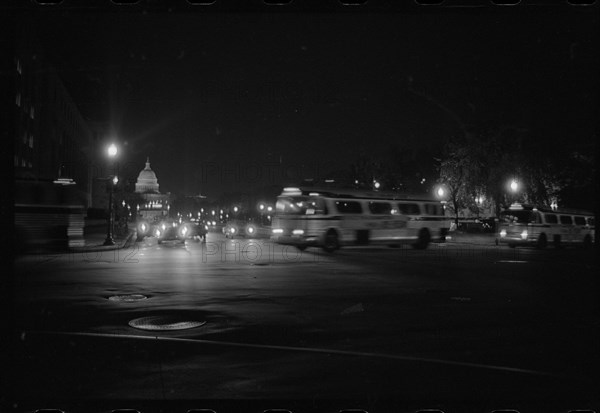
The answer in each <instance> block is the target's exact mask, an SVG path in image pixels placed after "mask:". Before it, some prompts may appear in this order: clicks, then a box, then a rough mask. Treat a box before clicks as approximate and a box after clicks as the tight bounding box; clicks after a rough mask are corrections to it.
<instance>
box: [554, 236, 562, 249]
mask: <svg viewBox="0 0 600 413" xmlns="http://www.w3.org/2000/svg"><path fill="white" fill-rule="evenodd" d="M554 248H556V249H560V248H561V245H560V235H555V236H554Z"/></svg>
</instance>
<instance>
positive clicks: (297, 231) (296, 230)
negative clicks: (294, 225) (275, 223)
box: [292, 229, 304, 235]
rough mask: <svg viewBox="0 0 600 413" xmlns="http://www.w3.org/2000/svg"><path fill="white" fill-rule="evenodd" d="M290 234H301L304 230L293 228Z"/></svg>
mask: <svg viewBox="0 0 600 413" xmlns="http://www.w3.org/2000/svg"><path fill="white" fill-rule="evenodd" d="M292 234H294V235H302V234H304V230H303V229H295V230H293V231H292Z"/></svg>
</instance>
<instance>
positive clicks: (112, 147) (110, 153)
mask: <svg viewBox="0 0 600 413" xmlns="http://www.w3.org/2000/svg"><path fill="white" fill-rule="evenodd" d="M107 152H108V156H109V158H114V157H115V156H117V152H118V149H117V145H115V144H114V143H111V144H110V145H109V147H108V150H107Z"/></svg>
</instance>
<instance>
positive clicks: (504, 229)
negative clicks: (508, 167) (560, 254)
mask: <svg viewBox="0 0 600 413" xmlns="http://www.w3.org/2000/svg"><path fill="white" fill-rule="evenodd" d="M594 224H595V223H594V214H593V213H591V212H586V211H578V210H567V209H557V210H553V209H551V208H536V207H533V206H531V205H521V204H513V205H511V206H510V208H509V209H507V210H505V211H502V213H501V214H500V221H499V222H498V228H497V230H498V235H497V238H496V241H497V243H502V244H508V246H509V247H512V248H514V247H516V246H517V245H533V246H536V247H538V248H540V249H543V248H546V246H547V245H548V244H549V243H552V245H553V246H554V247H556V248H560V247H561V246H563V245H579V246H583V247H586V248H589V247H590V246H591V245H592V244H593V243H594V229H595V226H594Z"/></svg>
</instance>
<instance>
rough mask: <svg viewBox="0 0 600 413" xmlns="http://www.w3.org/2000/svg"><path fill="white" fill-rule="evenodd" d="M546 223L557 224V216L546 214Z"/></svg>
mask: <svg viewBox="0 0 600 413" xmlns="http://www.w3.org/2000/svg"><path fill="white" fill-rule="evenodd" d="M545 218H546V224H558V218H557V216H556V215H554V214H546V215H545Z"/></svg>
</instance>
